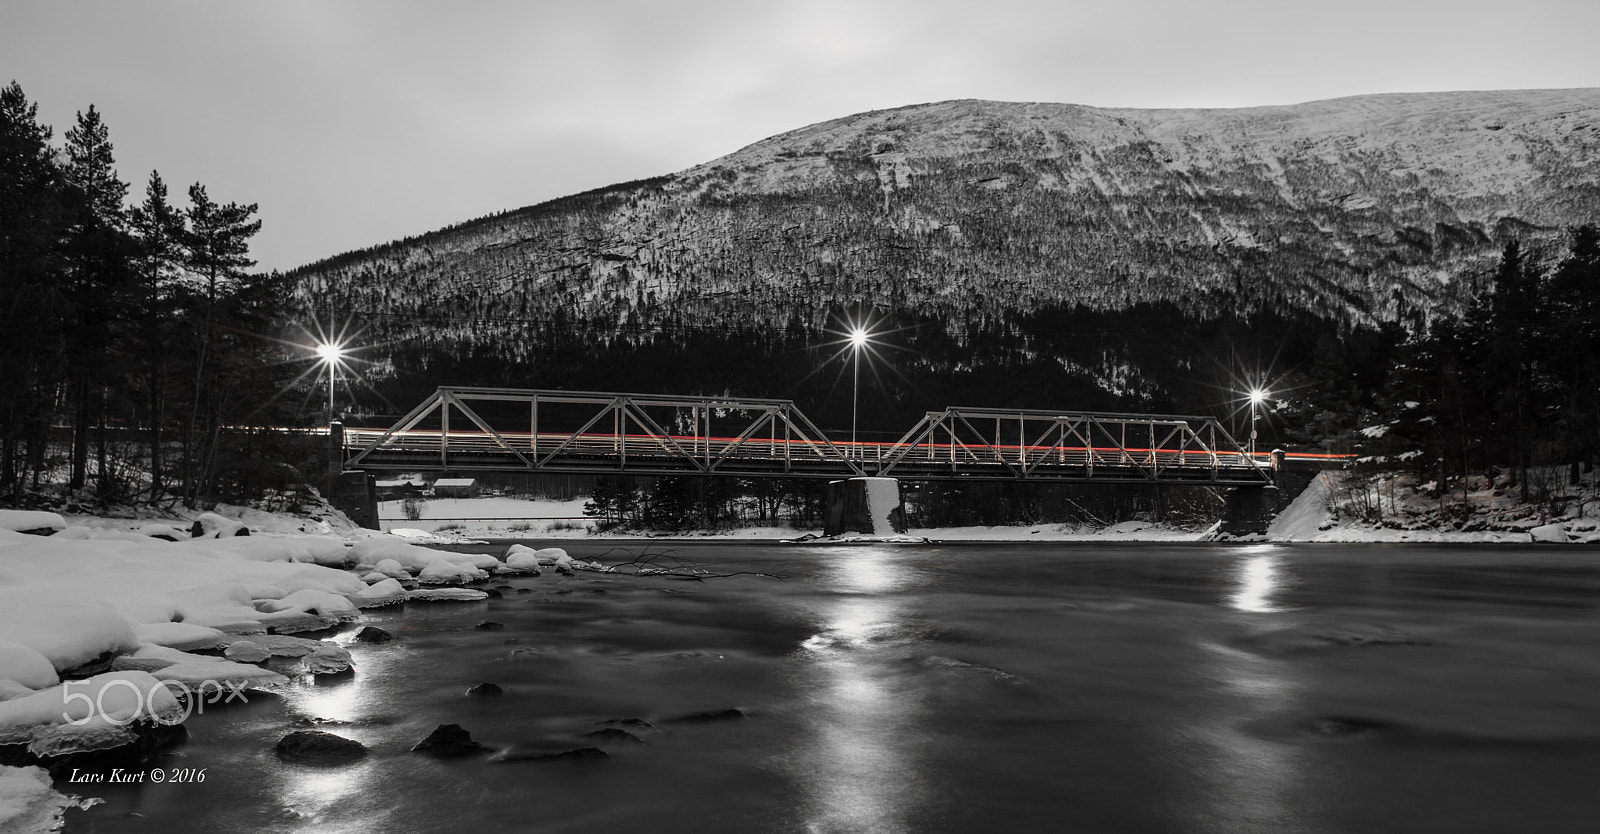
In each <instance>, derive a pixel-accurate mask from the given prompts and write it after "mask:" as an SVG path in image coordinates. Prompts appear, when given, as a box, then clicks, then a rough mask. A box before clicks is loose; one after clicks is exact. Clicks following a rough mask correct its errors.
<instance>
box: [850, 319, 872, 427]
mask: <svg viewBox="0 0 1600 834" xmlns="http://www.w3.org/2000/svg"><path fill="white" fill-rule="evenodd" d="M868 336H869V334H868V333H867V331H866V330H863V329H862V328H860V327H855V328H851V330H850V352H851V353H852V354H854V356H853V357H852V359H853V360H854V363H855V378H854V380H853V381H852V384H851V387H850V388H851V390H850V448H851V449H853V450H856V451H860V447H858V446H856V408H857V405H858V404H859V403H860V401H861V351H862V349H863V348H865V347H866V346H867V339H868Z"/></svg>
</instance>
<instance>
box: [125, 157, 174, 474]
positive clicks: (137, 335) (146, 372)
mask: <svg viewBox="0 0 1600 834" xmlns="http://www.w3.org/2000/svg"><path fill="white" fill-rule="evenodd" d="M128 219H129V226H130V228H131V230H132V232H133V235H134V237H135V239H136V240H137V241H138V255H137V258H136V262H135V269H134V271H135V274H136V276H137V280H138V290H137V293H136V295H135V297H134V299H133V300H132V304H131V305H130V306H131V309H132V312H133V316H134V319H133V321H132V322H130V323H129V327H128V329H127V334H126V335H127V339H128V341H129V342H130V343H131V344H133V345H135V346H136V350H135V351H134V355H135V356H136V357H137V358H138V360H139V363H138V370H137V374H138V376H139V377H140V378H141V379H142V380H143V391H142V394H143V399H144V403H143V405H144V411H145V421H146V423H147V425H148V426H149V431H150V499H151V500H152V501H155V500H159V499H160V497H161V494H162V490H163V488H164V486H165V480H164V467H165V459H166V456H165V454H163V446H164V444H165V442H166V436H165V432H164V429H165V427H166V421H167V414H168V399H167V390H168V378H169V376H170V374H171V368H172V351H173V349H174V348H175V347H176V341H177V321H176V318H177V306H176V304H177V295H176V292H175V285H176V282H177V280H178V278H179V276H180V275H181V274H182V269H181V265H182V263H183V254H184V250H183V241H184V239H185V233H186V229H185V228H184V218H183V214H182V213H181V212H179V211H178V210H177V209H176V208H174V207H173V206H172V205H171V204H170V203H168V202H167V184H166V183H165V182H163V181H162V179H161V174H160V173H158V172H156V171H151V172H150V180H149V182H148V183H147V184H146V185H145V197H144V202H143V203H142V204H140V205H138V206H135V207H134V208H133V210H132V211H130V212H129V215H128Z"/></svg>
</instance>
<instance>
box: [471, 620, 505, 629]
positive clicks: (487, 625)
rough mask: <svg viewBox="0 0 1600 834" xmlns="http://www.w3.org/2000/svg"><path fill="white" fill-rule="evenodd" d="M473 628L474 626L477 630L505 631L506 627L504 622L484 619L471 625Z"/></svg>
mask: <svg viewBox="0 0 1600 834" xmlns="http://www.w3.org/2000/svg"><path fill="white" fill-rule="evenodd" d="M473 628H475V629H477V630H479V631H505V630H506V627H505V624H504V623H497V622H495V621H493V620H484V621H483V622H481V623H478V624H477V625H475V626H473Z"/></svg>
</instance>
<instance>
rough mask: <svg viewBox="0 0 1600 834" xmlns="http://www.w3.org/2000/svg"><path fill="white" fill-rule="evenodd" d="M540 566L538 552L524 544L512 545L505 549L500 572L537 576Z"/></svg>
mask: <svg viewBox="0 0 1600 834" xmlns="http://www.w3.org/2000/svg"><path fill="white" fill-rule="evenodd" d="M552 549H559V548H552ZM541 564H542V562H541V561H540V559H539V551H537V550H535V549H533V548H531V547H529V546H527V545H525V544H514V545H511V546H510V547H508V548H506V560H505V567H504V568H503V569H502V570H504V572H506V573H528V574H533V575H535V576H537V575H538V574H539V572H540V571H539V566H540V565H541Z"/></svg>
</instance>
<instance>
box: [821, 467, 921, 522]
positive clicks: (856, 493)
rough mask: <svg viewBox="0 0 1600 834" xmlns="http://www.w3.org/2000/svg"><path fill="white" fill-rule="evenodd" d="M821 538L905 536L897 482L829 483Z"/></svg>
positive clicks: (861, 479)
mask: <svg viewBox="0 0 1600 834" xmlns="http://www.w3.org/2000/svg"><path fill="white" fill-rule="evenodd" d="M826 500H827V506H826V509H825V511H824V512H823V526H822V534H823V535H825V536H838V535H842V534H844V533H861V534H863V535H867V536H892V535H895V534H897V533H904V532H906V510H905V504H904V503H903V502H902V501H901V500H900V482H899V481H897V480H895V479H894V478H850V479H847V480H843V481H829V482H828V493H827V499H826Z"/></svg>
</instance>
